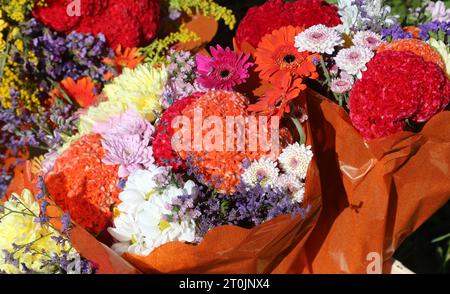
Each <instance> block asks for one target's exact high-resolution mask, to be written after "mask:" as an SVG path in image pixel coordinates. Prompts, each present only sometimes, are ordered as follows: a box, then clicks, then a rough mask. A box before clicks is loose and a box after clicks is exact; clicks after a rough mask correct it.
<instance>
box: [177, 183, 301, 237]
mask: <svg viewBox="0 0 450 294" xmlns="http://www.w3.org/2000/svg"><path fill="white" fill-rule="evenodd" d="M172 209H173V212H174V215H173V216H171V217H172V219H174V220H177V219H181V218H184V217H186V216H189V217H190V218H192V219H194V220H195V222H196V224H197V227H198V230H197V240H198V241H200V240H201V239H202V238H203V236H204V235H205V234H206V233H207V232H208V231H209V230H211V229H213V228H215V227H218V226H222V225H236V226H240V227H244V228H252V227H254V226H257V225H260V224H262V223H264V222H266V221H269V220H271V219H274V218H276V217H278V216H280V215H283V214H291V215H292V216H293V217H296V216H301V217H302V218H304V217H305V216H306V214H307V208H303V207H302V206H300V205H299V204H298V203H295V202H292V197H291V196H290V195H289V194H288V193H286V191H283V190H281V189H279V188H270V187H267V188H264V187H262V186H261V185H256V186H255V187H254V188H251V189H249V187H248V186H246V185H245V184H243V183H241V184H240V185H238V187H237V190H236V192H235V193H234V194H233V195H227V194H216V193H210V191H206V189H202V190H200V191H199V193H197V194H196V195H183V196H180V197H179V198H178V200H177V201H176V202H175V205H173V207H172Z"/></svg>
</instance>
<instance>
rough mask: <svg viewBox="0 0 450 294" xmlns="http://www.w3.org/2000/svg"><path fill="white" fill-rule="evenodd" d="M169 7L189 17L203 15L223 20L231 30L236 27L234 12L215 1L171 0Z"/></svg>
mask: <svg viewBox="0 0 450 294" xmlns="http://www.w3.org/2000/svg"><path fill="white" fill-rule="evenodd" d="M169 5H170V6H171V7H173V8H176V9H177V10H179V11H183V12H185V13H187V14H188V15H192V14H195V13H201V14H203V15H205V16H212V17H214V19H215V20H217V21H218V20H221V19H222V20H223V21H224V22H225V24H226V25H227V26H228V27H229V28H230V29H231V30H232V29H234V26H235V25H236V17H235V16H234V14H233V11H232V10H230V9H227V8H226V7H222V6H220V5H219V4H217V3H215V2H214V1H213V0H170V2H169Z"/></svg>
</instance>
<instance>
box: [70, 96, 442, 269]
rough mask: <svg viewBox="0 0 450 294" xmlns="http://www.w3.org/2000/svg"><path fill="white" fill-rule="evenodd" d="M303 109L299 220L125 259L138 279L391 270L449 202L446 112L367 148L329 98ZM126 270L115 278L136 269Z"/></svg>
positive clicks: (88, 242) (92, 246)
mask: <svg viewBox="0 0 450 294" xmlns="http://www.w3.org/2000/svg"><path fill="white" fill-rule="evenodd" d="M307 108H308V113H309V121H308V123H307V134H308V139H309V141H310V144H312V146H313V151H314V156H315V157H314V160H313V162H312V165H311V167H310V169H309V172H308V177H307V189H306V197H305V201H306V204H307V205H309V206H310V211H309V213H308V215H307V217H306V218H305V219H301V218H300V217H297V218H295V219H293V218H291V217H290V216H281V217H279V218H276V219H274V220H272V221H270V222H267V223H265V224H263V225H260V226H257V227H255V228H253V229H251V230H247V229H242V228H238V227H234V226H223V227H219V228H216V229H214V230H212V231H210V232H209V233H208V234H207V235H206V237H205V239H204V240H203V242H202V243H200V244H199V245H198V246H195V245H189V244H184V243H180V242H172V243H168V244H165V245H163V246H161V247H159V248H158V249H156V250H155V251H153V252H152V253H151V254H150V255H149V256H146V257H141V256H136V255H132V254H125V255H124V256H123V257H124V258H125V259H126V260H128V261H129V262H130V263H131V264H133V265H134V266H135V267H136V268H137V269H139V270H140V271H142V272H144V273H366V272H367V267H368V266H369V265H370V262H371V261H373V260H367V258H368V254H369V253H377V254H379V256H380V257H381V261H382V262H383V263H384V272H389V271H390V268H389V267H390V265H391V261H390V259H391V257H392V254H393V253H394V251H395V250H396V249H397V248H398V247H399V245H400V244H401V242H402V241H403V240H404V239H405V238H406V237H407V236H408V235H409V234H411V233H412V232H413V231H414V230H415V229H417V228H418V227H419V226H420V225H421V224H422V223H423V222H424V221H425V220H427V219H428V218H429V217H431V215H432V214H433V213H434V212H436V211H437V210H438V209H439V208H440V207H442V206H443V205H444V204H445V203H446V202H447V201H448V200H449V198H450V124H449V121H450V113H449V112H443V113H440V114H438V115H436V116H435V117H434V118H433V119H432V120H430V121H429V122H428V123H427V124H426V126H425V127H424V129H423V130H422V132H420V133H418V134H414V133H410V132H402V133H399V134H395V135H393V136H390V137H388V138H383V139H379V140H376V141H372V142H370V143H365V142H364V141H363V139H362V138H361V136H360V135H359V134H358V133H357V131H356V130H355V129H354V128H353V126H352V124H351V122H350V120H349V118H348V115H347V114H346V113H345V111H344V110H343V109H341V108H340V107H339V106H337V105H335V104H334V103H332V102H330V101H329V100H327V99H326V98H324V97H322V96H320V95H319V94H317V93H315V92H312V91H308V95H307ZM319 170H320V176H319ZM322 205H323V206H322ZM73 238H74V244H82V245H81V246H79V247H80V248H82V250H81V253H82V254H83V253H84V254H83V255H84V256H86V257H90V256H92V257H93V258H92V259H93V260H94V261H95V262H98V263H100V264H105V263H106V266H105V268H106V269H108V270H106V271H104V272H105V273H106V272H114V270H115V269H116V268H111V267H117V265H116V264H115V263H114V262H109V260H110V258H111V257H110V255H109V254H111V253H110V251H109V250H107V249H106V248H105V247H103V245H100V244H99V243H98V241H96V240H95V239H94V238H93V237H92V236H90V235H89V234H87V233H85V232H83V234H75V235H74V236H73ZM97 250H98V251H97ZM105 254H106V255H105ZM372 256H373V255H372ZM96 257H97V259H96ZM115 258H116V256H114V260H116V259H115ZM119 268H120V266H119ZM125 268H126V269H127V270H122V269H123V268H122V269H120V270H118V271H116V272H123V273H133V272H137V270H134V269H131V268H127V267H125Z"/></svg>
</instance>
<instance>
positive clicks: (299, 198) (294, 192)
mask: <svg viewBox="0 0 450 294" xmlns="http://www.w3.org/2000/svg"><path fill="white" fill-rule="evenodd" d="M277 186H278V187H280V188H281V189H284V190H286V191H287V192H289V193H290V195H291V196H292V201H293V202H298V203H300V202H303V197H304V195H305V184H304V183H303V182H302V181H301V180H300V179H299V178H298V177H296V176H294V175H292V174H284V175H281V176H280V177H279V178H278V185H277Z"/></svg>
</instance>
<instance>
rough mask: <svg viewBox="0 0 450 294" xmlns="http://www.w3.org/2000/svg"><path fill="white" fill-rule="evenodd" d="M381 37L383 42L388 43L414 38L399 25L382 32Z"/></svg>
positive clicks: (396, 24)
mask: <svg viewBox="0 0 450 294" xmlns="http://www.w3.org/2000/svg"><path fill="white" fill-rule="evenodd" d="M381 36H382V37H383V40H387V41H391V40H401V39H411V38H413V35H412V34H411V33H409V32H405V31H404V30H403V28H402V26H401V25H400V24H399V23H395V24H393V25H392V26H391V27H390V28H388V29H384V30H382V31H381Z"/></svg>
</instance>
